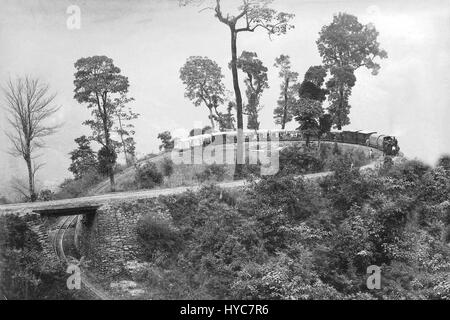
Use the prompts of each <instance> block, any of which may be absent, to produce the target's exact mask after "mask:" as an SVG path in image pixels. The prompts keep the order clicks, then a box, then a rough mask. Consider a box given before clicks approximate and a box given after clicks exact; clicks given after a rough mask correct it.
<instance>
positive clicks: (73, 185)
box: [54, 169, 104, 199]
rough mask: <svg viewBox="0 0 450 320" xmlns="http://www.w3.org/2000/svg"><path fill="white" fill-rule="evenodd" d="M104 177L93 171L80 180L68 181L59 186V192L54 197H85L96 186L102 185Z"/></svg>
mask: <svg viewBox="0 0 450 320" xmlns="http://www.w3.org/2000/svg"><path fill="white" fill-rule="evenodd" d="M103 179H104V176H103V175H101V174H100V173H98V172H97V170H95V169H91V170H90V171H89V173H87V174H86V175H84V176H83V177H82V178H80V179H66V180H64V182H63V183H61V185H60V186H59V191H57V192H56V194H55V195H54V198H55V199H71V198H77V197H80V196H83V195H85V194H86V193H87V191H89V189H91V188H92V187H94V186H95V185H97V184H98V183H100V182H101V181H102V180H103Z"/></svg>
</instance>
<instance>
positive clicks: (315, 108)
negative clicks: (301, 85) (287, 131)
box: [294, 97, 323, 145]
mask: <svg viewBox="0 0 450 320" xmlns="http://www.w3.org/2000/svg"><path fill="white" fill-rule="evenodd" d="M294 114H295V120H296V121H297V122H298V123H299V124H300V127H298V129H299V130H300V131H301V132H302V133H303V134H304V135H305V136H306V145H309V141H310V138H311V137H312V136H318V135H319V132H320V125H319V121H320V118H321V117H322V115H323V109H322V104H321V103H320V102H319V101H316V100H312V99H308V98H303V97H300V99H299V100H298V102H297V106H296V108H295V110H294Z"/></svg>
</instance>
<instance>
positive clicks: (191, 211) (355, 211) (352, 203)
mask: <svg viewBox="0 0 450 320" xmlns="http://www.w3.org/2000/svg"><path fill="white" fill-rule="evenodd" d="M333 169H334V170H336V173H335V174H334V175H332V176H330V177H327V178H325V179H323V180H322V181H321V183H320V185H317V184H315V183H312V182H306V181H303V180H301V179H293V177H292V175H289V174H285V175H282V176H270V177H265V178H262V179H261V181H260V182H258V183H253V184H252V186H251V187H249V188H247V189H246V190H245V191H242V190H241V191H240V192H230V191H225V190H221V189H219V188H217V187H212V186H210V187H205V188H203V189H202V190H201V191H200V192H196V193H193V192H190V193H185V194H182V195H178V196H171V197H164V198H161V199H160V202H161V203H162V204H163V206H164V207H165V208H166V209H167V212H168V214H169V215H170V216H171V217H172V219H173V220H170V219H168V218H167V219H166V218H165V219H162V220H160V219H159V218H158V219H155V217H153V216H151V218H149V217H148V216H146V218H145V219H148V221H147V222H142V225H146V226H147V227H146V228H148V229H149V230H152V228H155V229H156V231H155V234H160V235H161V238H167V239H168V242H167V243H168V244H170V245H167V244H166V243H160V242H158V239H157V238H156V239H148V238H147V240H146V241H147V243H149V247H148V248H147V249H146V250H147V252H155V250H157V251H158V250H159V251H160V252H161V251H163V252H167V254H165V255H158V259H156V260H155V259H153V258H149V263H150V264H151V267H149V274H148V277H147V278H146V279H147V280H146V281H148V282H149V283H150V282H151V283H152V291H153V292H156V293H155V294H154V295H153V296H152V297H151V298H186V297H191V298H195V299H196V298H199V299H201V298H203V299H211V298H214V299H448V298H450V282H449V279H448V274H449V272H450V247H449V246H448V240H449V237H448V232H449V225H450V204H449V201H448V199H449V195H450V174H449V172H448V171H446V170H445V169H444V168H443V167H442V166H440V167H436V168H430V167H428V166H425V165H423V164H422V163H420V162H417V161H404V162H401V163H397V164H394V163H391V164H389V165H385V166H383V167H382V168H380V169H379V170H378V171H369V172H366V173H364V174H362V173H360V172H359V170H356V169H354V168H353V167H352V165H351V159H350V158H349V157H345V156H344V154H341V155H339V156H337V157H336V161H334V163H333ZM161 221H163V222H161ZM142 228H144V227H142ZM148 232H150V231H148ZM142 239H143V238H142ZM174 243H175V244H174ZM147 256H148V257H150V255H147ZM370 265H378V266H380V267H381V270H382V281H381V283H382V289H381V290H369V289H368V288H367V287H366V279H367V274H366V269H367V267H368V266H370ZM155 279H158V280H157V281H156V280H155ZM169 288H170V289H169Z"/></svg>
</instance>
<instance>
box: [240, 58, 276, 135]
mask: <svg viewBox="0 0 450 320" xmlns="http://www.w3.org/2000/svg"><path fill="white" fill-rule="evenodd" d="M257 57H258V56H257V54H256V53H255V52H248V51H243V52H242V54H241V56H240V57H239V59H238V60H237V68H238V69H241V70H242V71H243V72H244V73H245V74H246V75H247V78H246V79H245V85H246V86H247V90H246V91H245V93H246V95H247V100H248V101H247V104H246V105H245V106H244V111H243V113H244V114H246V115H247V116H248V121H247V128H248V129H255V130H258V129H259V121H258V113H259V111H261V109H262V106H260V104H259V101H260V98H261V95H262V93H263V91H264V89H267V88H269V84H268V79H267V68H266V67H265V66H264V65H263V63H262V61H261V60H259V59H258V58H257Z"/></svg>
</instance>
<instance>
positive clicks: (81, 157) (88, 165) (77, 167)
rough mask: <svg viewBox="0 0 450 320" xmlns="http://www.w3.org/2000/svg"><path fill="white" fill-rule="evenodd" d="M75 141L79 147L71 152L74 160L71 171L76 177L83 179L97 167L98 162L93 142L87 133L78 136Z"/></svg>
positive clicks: (71, 158) (71, 157)
mask: <svg viewBox="0 0 450 320" xmlns="http://www.w3.org/2000/svg"><path fill="white" fill-rule="evenodd" d="M75 143H76V144H77V145H78V147H77V148H76V149H74V150H73V151H72V152H70V153H69V154H70V160H71V161H72V163H71V164H70V167H69V171H70V172H72V173H73V175H74V177H75V179H81V178H82V177H84V176H85V175H86V174H87V173H90V171H91V170H92V169H93V168H96V167H97V166H98V162H97V157H96V155H95V152H94V151H93V150H92V149H91V145H90V144H91V142H90V141H89V139H88V138H87V137H86V136H85V135H83V136H81V137H79V138H76V139H75Z"/></svg>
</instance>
